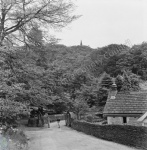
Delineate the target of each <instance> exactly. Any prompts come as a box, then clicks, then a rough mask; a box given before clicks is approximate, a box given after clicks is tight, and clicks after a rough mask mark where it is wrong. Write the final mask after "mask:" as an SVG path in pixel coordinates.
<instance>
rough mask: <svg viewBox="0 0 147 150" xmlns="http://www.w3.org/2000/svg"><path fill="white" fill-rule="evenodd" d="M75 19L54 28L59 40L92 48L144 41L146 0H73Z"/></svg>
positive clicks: (145, 36)
mask: <svg viewBox="0 0 147 150" xmlns="http://www.w3.org/2000/svg"><path fill="white" fill-rule="evenodd" d="M73 2H74V3H75V5H76V6H77V8H76V10H75V12H74V14H77V15H82V16H81V17H80V18H79V19H78V20H76V21H74V22H72V23H71V24H70V25H68V26H67V27H65V28H64V29H62V31H60V32H56V34H55V35H56V37H57V38H60V39H61V41H60V42H59V43H60V44H64V45H66V46H73V45H79V44H80V41H81V40H82V43H83V45H87V46H90V47H92V48H98V47H103V46H106V45H109V44H125V43H126V40H129V41H130V42H131V44H132V45H134V44H140V43H142V42H143V41H147V0H73Z"/></svg>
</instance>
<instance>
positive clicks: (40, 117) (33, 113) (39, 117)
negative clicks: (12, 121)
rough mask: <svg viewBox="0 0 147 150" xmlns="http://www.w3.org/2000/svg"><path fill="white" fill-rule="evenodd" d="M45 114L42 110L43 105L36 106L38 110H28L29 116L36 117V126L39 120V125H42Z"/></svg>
mask: <svg viewBox="0 0 147 150" xmlns="http://www.w3.org/2000/svg"><path fill="white" fill-rule="evenodd" d="M44 115H45V111H44V110H43V107H38V110H35V109H33V110H32V111H31V112H30V118H31V119H32V118H33V119H34V118H36V119H37V122H36V124H37V126H39V123H40V122H41V126H44V118H43V116H44Z"/></svg>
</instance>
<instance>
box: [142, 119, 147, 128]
mask: <svg viewBox="0 0 147 150" xmlns="http://www.w3.org/2000/svg"><path fill="white" fill-rule="evenodd" d="M142 126H145V127H147V118H146V119H145V120H144V121H143V123H142Z"/></svg>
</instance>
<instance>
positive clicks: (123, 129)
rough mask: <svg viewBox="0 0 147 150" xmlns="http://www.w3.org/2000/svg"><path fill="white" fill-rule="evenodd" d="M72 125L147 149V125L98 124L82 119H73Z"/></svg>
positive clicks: (108, 138) (106, 137)
mask: <svg viewBox="0 0 147 150" xmlns="http://www.w3.org/2000/svg"><path fill="white" fill-rule="evenodd" d="M71 127H72V128H73V129H75V130H77V131H81V132H84V133H86V134H89V135H93V136H95V137H97V138H101V139H104V140H108V141H113V142H116V143H120V144H124V145H127V146H131V147H135V148H138V149H143V150H147V127H139V126H130V125H96V124H92V123H87V122H80V121H73V122H72V124H71Z"/></svg>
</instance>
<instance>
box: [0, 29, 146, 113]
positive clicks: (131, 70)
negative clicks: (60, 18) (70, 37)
mask: <svg viewBox="0 0 147 150" xmlns="http://www.w3.org/2000/svg"><path fill="white" fill-rule="evenodd" d="M38 33H39V34H40V32H38ZM31 34H33V31H32V33H31ZM35 34H36V33H35ZM40 39H41V38H40ZM113 46H114V49H115V48H116V47H117V48H119V47H120V45H110V51H113ZM121 48H122V47H121ZM125 48H126V49H125ZM146 48H147V44H146V43H143V44H141V45H137V46H133V47H132V48H128V47H127V46H123V50H122V53H116V52H115V53H112V54H114V55H112V54H111V57H108V56H110V54H107V53H109V46H107V47H104V48H101V49H98V50H95V49H92V48H90V47H88V46H72V47H66V46H64V45H52V44H42V45H40V46H38V45H37V46H36V45H35V44H34V43H33V42H30V44H29V46H23V47H17V48H16V47H13V48H7V49H5V50H3V49H1V63H0V65H1V71H0V73H1V77H2V78H1V98H3V99H8V100H11V101H17V102H26V103H28V102H29V103H33V104H35V105H40V104H44V105H48V104H53V105H54V109H56V112H57V113H61V112H63V111H65V110H67V109H72V110H74V111H75V112H77V113H82V112H84V111H86V109H87V108H88V107H93V106H98V107H99V106H104V105H105V103H106V100H107V96H108V92H109V89H110V87H111V85H112V82H113V80H112V79H114V78H115V82H116V84H117V88H118V91H130V90H131V91H132V90H133V91H134V90H135V91H136V90H139V82H140V81H141V80H145V79H146V78H147V76H146V66H145V65H144V62H145V60H146ZM96 55H97V56H96ZM106 55H107V59H105V57H104V56H106ZM102 56H103V57H102ZM99 57H102V58H103V59H102V60H101V64H100V63H99V64H98V62H100V61H96V59H98V58H99ZM93 62H95V63H93ZM138 66H140V67H138ZM135 67H136V68H135Z"/></svg>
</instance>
